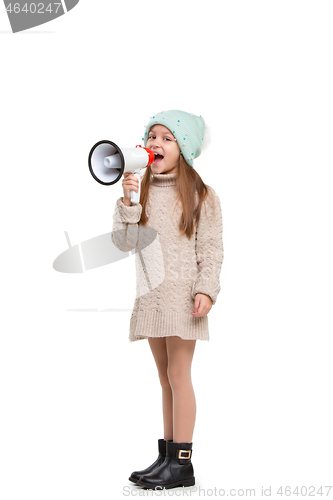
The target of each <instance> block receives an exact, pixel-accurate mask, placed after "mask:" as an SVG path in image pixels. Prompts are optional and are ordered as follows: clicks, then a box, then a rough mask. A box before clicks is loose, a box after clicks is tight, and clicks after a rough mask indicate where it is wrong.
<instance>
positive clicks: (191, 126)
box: [143, 109, 205, 167]
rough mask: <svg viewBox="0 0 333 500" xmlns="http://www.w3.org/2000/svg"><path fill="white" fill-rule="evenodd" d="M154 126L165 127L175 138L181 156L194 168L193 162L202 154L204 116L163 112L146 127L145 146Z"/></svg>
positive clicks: (175, 111)
mask: <svg viewBox="0 0 333 500" xmlns="http://www.w3.org/2000/svg"><path fill="white" fill-rule="evenodd" d="M154 125H164V126H165V127H167V128H168V129H169V130H170V132H172V133H173V135H174V136H175V138H176V140H177V143H178V146H179V148H180V151H181V154H182V155H183V157H184V160H185V161H186V163H187V164H188V165H190V166H191V167H193V160H194V158H197V157H198V156H199V155H200V153H201V147H202V141H203V138H204V132H205V120H204V119H203V118H202V116H201V115H200V116H196V115H193V114H191V113H186V112H185V111H179V110H177V109H174V110H170V111H162V112H161V113H157V115H155V116H152V117H151V118H150V121H149V122H148V124H147V125H146V130H145V135H144V137H143V141H144V145H145V146H146V145H147V141H148V134H149V130H150V129H151V127H153V126H154Z"/></svg>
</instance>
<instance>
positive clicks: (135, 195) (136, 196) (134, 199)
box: [131, 174, 141, 205]
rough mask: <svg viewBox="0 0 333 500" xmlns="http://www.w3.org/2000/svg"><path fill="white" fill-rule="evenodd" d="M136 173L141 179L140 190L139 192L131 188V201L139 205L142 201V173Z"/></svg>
mask: <svg viewBox="0 0 333 500" xmlns="http://www.w3.org/2000/svg"><path fill="white" fill-rule="evenodd" d="M134 175H135V177H136V178H137V179H138V181H139V190H138V192H136V191H134V189H132V190H131V202H132V203H133V204H135V205H137V204H138V203H139V202H140V188H141V177H140V174H134Z"/></svg>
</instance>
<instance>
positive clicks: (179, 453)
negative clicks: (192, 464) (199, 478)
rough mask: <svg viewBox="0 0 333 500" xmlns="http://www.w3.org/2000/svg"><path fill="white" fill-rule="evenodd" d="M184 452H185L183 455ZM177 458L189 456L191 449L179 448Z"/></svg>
mask: <svg viewBox="0 0 333 500" xmlns="http://www.w3.org/2000/svg"><path fill="white" fill-rule="evenodd" d="M184 453H185V454H187V455H185V456H184ZM178 458H183V459H186V458H191V450H179V451H178Z"/></svg>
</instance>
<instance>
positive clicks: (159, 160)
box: [154, 153, 164, 165]
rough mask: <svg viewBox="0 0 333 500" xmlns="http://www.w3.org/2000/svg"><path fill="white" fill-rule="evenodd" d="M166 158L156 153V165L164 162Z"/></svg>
mask: <svg viewBox="0 0 333 500" xmlns="http://www.w3.org/2000/svg"><path fill="white" fill-rule="evenodd" d="M163 158H164V156H163V155H160V154H158V153H155V160H154V164H155V165H157V164H158V163H160V162H161V161H162V160H163Z"/></svg>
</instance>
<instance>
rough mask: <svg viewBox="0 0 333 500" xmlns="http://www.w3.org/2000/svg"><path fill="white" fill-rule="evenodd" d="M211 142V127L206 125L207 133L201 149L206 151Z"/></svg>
mask: <svg viewBox="0 0 333 500" xmlns="http://www.w3.org/2000/svg"><path fill="white" fill-rule="evenodd" d="M210 142H211V133H210V128H209V127H207V125H206V126H205V133H204V137H203V141H202V146H201V151H204V150H205V149H207V148H208V147H209V144H210Z"/></svg>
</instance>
